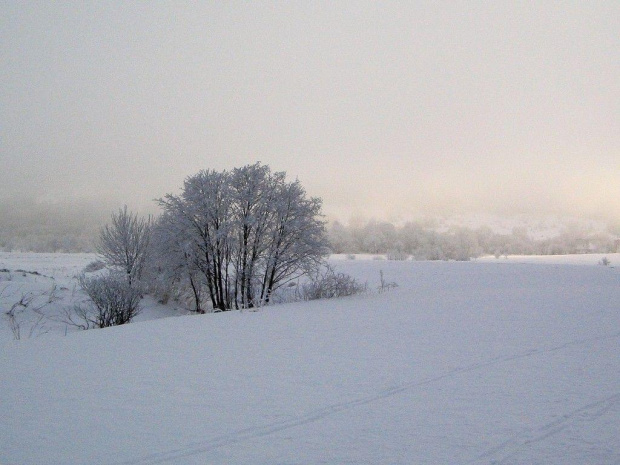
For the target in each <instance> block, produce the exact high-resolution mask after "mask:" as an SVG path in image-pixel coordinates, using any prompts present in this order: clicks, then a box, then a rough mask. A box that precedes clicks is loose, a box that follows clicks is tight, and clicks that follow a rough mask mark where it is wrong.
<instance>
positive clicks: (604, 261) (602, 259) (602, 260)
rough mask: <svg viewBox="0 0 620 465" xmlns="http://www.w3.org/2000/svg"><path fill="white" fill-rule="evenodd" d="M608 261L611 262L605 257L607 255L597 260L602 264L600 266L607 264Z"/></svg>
mask: <svg viewBox="0 0 620 465" xmlns="http://www.w3.org/2000/svg"><path fill="white" fill-rule="evenodd" d="M610 263H611V262H610V261H609V258H607V257H603V258H601V261H600V262H598V264H599V265H602V266H609V264H610Z"/></svg>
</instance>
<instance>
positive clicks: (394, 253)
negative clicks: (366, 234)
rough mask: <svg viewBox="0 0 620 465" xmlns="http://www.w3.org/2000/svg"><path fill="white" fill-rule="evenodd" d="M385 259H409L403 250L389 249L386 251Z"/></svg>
mask: <svg viewBox="0 0 620 465" xmlns="http://www.w3.org/2000/svg"><path fill="white" fill-rule="evenodd" d="M387 259H388V260H398V261H405V260H408V259H409V254H406V253H405V252H402V251H400V250H390V251H389V252H388V253H387Z"/></svg>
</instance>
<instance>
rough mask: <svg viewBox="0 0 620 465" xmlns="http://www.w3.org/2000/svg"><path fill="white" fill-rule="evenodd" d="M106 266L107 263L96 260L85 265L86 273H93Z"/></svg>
mask: <svg viewBox="0 0 620 465" xmlns="http://www.w3.org/2000/svg"><path fill="white" fill-rule="evenodd" d="M104 268H105V263H103V262H102V261H101V260H95V261H92V262H90V263H89V264H88V265H86V266H85V267H84V273H93V272H95V271H99V270H103V269H104Z"/></svg>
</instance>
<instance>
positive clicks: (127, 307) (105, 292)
mask: <svg viewBox="0 0 620 465" xmlns="http://www.w3.org/2000/svg"><path fill="white" fill-rule="evenodd" d="M77 280H78V284H79V285H80V287H81V288H82V290H83V291H84V292H85V293H86V294H87V295H88V297H89V298H90V301H89V302H86V303H84V304H79V305H76V306H74V308H73V311H68V312H66V315H65V316H66V320H67V321H66V323H68V324H71V325H73V326H77V327H80V328H82V329H89V328H107V327H109V326H117V325H122V324H125V323H129V322H130V321H131V320H132V319H133V318H134V317H135V316H136V315H138V314H139V313H140V310H141V308H140V298H141V290H140V289H139V288H137V287H135V286H134V287H132V286H131V285H130V284H129V283H128V282H127V280H125V279H124V277H122V276H119V275H115V274H106V275H101V276H95V277H92V278H91V277H87V276H86V275H84V274H82V275H80V276H78V278H77Z"/></svg>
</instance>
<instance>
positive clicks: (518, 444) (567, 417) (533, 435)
mask: <svg viewBox="0 0 620 465" xmlns="http://www.w3.org/2000/svg"><path fill="white" fill-rule="evenodd" d="M619 403H620V393H616V394H613V395H611V396H608V397H605V398H604V399H601V400H598V401H596V402H592V403H590V404H587V405H584V406H582V407H580V408H578V409H576V410H573V411H571V412H568V413H565V414H564V415H562V416H561V417H560V418H558V419H557V420H554V421H551V422H549V423H547V424H545V425H543V426H541V427H539V428H534V429H532V428H528V429H527V430H524V431H522V432H521V433H518V434H516V435H514V436H513V437H512V438H510V439H508V440H506V441H504V442H503V443H501V444H499V445H498V446H495V447H492V448H491V449H489V450H487V451H486V452H484V453H483V454H481V455H480V456H478V458H477V459H475V460H473V461H471V462H468V463H476V462H478V461H479V460H482V459H489V458H492V457H494V456H495V457H496V456H498V455H500V453H507V455H504V456H503V457H502V458H500V459H495V460H491V461H490V464H497V465H499V464H502V463H506V461H507V460H509V459H511V458H514V457H515V456H517V455H518V454H519V452H520V451H521V448H523V447H524V446H529V445H530V444H534V443H537V442H541V441H544V440H545V439H547V438H550V437H552V436H554V435H556V434H558V433H560V432H562V431H563V430H565V429H566V427H567V426H568V425H569V424H571V423H574V422H578V421H581V422H583V421H595V420H597V419H598V418H600V417H602V416H603V415H604V414H605V413H607V412H608V411H609V410H611V409H612V408H613V407H614V406H615V405H616V404H619Z"/></svg>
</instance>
